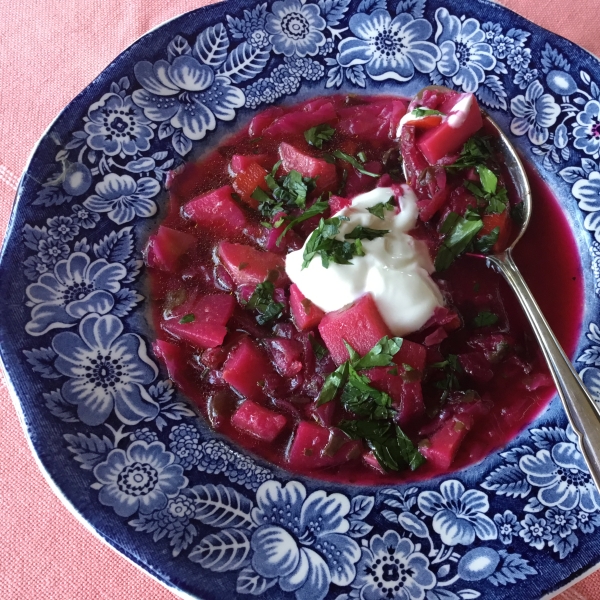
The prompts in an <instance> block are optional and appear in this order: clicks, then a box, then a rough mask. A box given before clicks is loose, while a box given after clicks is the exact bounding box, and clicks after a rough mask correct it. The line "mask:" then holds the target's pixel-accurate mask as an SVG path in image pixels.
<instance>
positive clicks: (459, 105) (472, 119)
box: [417, 94, 483, 165]
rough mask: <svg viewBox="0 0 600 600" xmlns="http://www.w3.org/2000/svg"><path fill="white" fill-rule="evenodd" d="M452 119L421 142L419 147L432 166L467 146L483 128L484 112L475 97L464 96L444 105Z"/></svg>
mask: <svg viewBox="0 0 600 600" xmlns="http://www.w3.org/2000/svg"><path fill="white" fill-rule="evenodd" d="M440 109H441V111H442V112H444V113H445V114H447V115H448V116H447V117H446V118H445V119H444V120H443V122H442V123H441V124H440V125H438V126H437V127H434V128H433V129H429V130H428V131H426V132H425V133H423V134H422V135H421V136H420V137H419V138H418V139H417V146H418V148H419V150H420V151H421V152H422V153H423V156H425V158H426V159H427V160H428V161H429V163H430V164H432V165H435V164H436V163H437V162H438V161H439V160H440V159H442V158H443V157H444V156H446V155H447V154H452V153H454V152H457V151H458V150H460V149H461V147H462V146H463V144H464V143H465V142H466V141H467V140H468V139H469V138H470V137H471V136H472V135H473V134H474V133H476V132H477V131H479V130H480V129H481V127H482V126H483V120H482V117H481V110H480V109H479V105H478V104H477V100H476V99H475V96H474V95H473V94H460V95H459V96H458V97H457V98H455V99H454V98H452V99H451V101H450V102H446V103H444V104H443V105H442V106H441V108H440Z"/></svg>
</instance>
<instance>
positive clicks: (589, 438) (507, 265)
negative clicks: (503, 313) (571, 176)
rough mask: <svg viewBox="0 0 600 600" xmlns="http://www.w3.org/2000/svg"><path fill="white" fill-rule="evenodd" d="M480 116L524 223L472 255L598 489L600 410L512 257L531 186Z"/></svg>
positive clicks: (504, 142) (527, 215) (508, 145)
mask: <svg viewBox="0 0 600 600" xmlns="http://www.w3.org/2000/svg"><path fill="white" fill-rule="evenodd" d="M425 90H435V91H450V90H449V89H448V88H444V87H442V86H428V87H426V88H423V89H422V90H421V91H420V92H419V93H418V94H417V95H416V96H415V98H417V99H419V98H420V97H421V95H422V94H423V92H424V91H425ZM482 114H483V116H484V119H485V121H486V122H487V124H488V126H489V127H490V128H492V129H493V130H494V132H495V133H496V135H495V137H496V143H497V145H498V146H499V148H500V149H501V151H502V153H503V155H504V163H505V165H506V167H507V169H508V172H509V174H510V177H511V180H512V182H513V184H514V186H515V190H516V193H517V195H518V197H519V198H520V200H521V201H522V202H523V221H522V224H521V228H520V230H519V232H518V234H517V236H516V237H515V239H514V240H513V241H512V244H511V245H510V246H509V247H508V248H506V249H505V250H503V251H502V252H498V253H496V254H491V255H485V256H484V255H475V256H481V257H482V258H485V260H486V264H487V265H488V266H489V267H491V268H493V269H494V270H495V271H497V272H498V273H501V274H502V276H503V277H504V278H505V279H506V281H507V282H508V284H509V285H510V286H511V288H512V290H513V291H514V293H515V295H516V296H517V299H518V300H519V302H520V304H521V307H522V308H523V310H524V312H525V314H526V316H527V318H528V320H529V323H530V324H531V327H532V329H533V332H534V333H535V336H536V338H537V340H538V342H539V344H540V348H541V350H542V352H543V354H544V357H545V359H546V362H547V363H548V368H549V370H550V373H551V375H552V378H553V380H554V383H555V385H556V389H557V392H558V395H559V397H560V399H561V401H562V403H563V406H564V408H565V412H566V413H567V417H568V419H569V422H570V424H571V426H572V427H573V430H574V432H575V433H576V435H577V437H578V438H579V445H580V448H581V453H582V455H583V457H584V459H585V461H586V463H587V465H588V468H589V470H590V475H591V476H592V478H593V480H594V482H595V484H596V487H598V488H600V409H599V408H598V404H597V403H596V401H595V400H594V398H592V396H591V395H590V393H589V392H588V391H587V389H586V388H585V386H584V385H583V382H582V381H581V379H580V377H579V375H578V374H577V372H576V371H575V368H574V367H573V364H572V363H571V361H570V360H569V358H568V357H567V356H566V354H565V352H564V350H563V349H562V348H561V346H560V344H559V342H558V340H557V339H556V336H555V335H554V333H553V332H552V329H551V328H550V325H549V324H548V322H547V321H546V319H545V317H544V315H543V313H542V311H541V310H540V307H539V306H538V304H537V302H536V300H535V298H534V297H533V294H532V293H531V290H530V289H529V287H528V286H527V284H526V282H525V280H524V279H523V276H522V275H521V273H520V271H519V269H518V267H517V265H516V264H515V262H514V260H513V258H512V251H513V249H514V247H515V246H516V245H517V243H518V242H519V240H520V239H521V238H522V237H523V234H524V233H525V231H526V229H527V226H528V225H529V222H530V220H531V213H532V210H533V200H532V195H531V187H530V185H529V180H528V178H527V173H526V172H525V167H524V166H523V163H522V161H521V159H520V158H519V155H518V154H517V151H516V149H515V147H514V146H513V144H512V142H511V141H510V140H509V138H508V137H507V136H506V134H505V133H504V132H503V131H502V129H501V128H500V127H499V126H498V124H497V123H496V122H495V121H494V120H493V119H492V118H491V117H490V116H489V115H488V114H487V113H485V112H484V111H482ZM405 178H406V171H405ZM407 180H408V179H407Z"/></svg>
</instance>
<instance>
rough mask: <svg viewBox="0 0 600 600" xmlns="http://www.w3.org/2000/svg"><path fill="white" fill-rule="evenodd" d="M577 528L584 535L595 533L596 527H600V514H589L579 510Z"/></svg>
mask: <svg viewBox="0 0 600 600" xmlns="http://www.w3.org/2000/svg"><path fill="white" fill-rule="evenodd" d="M575 518H576V519H577V526H578V527H579V529H580V530H581V531H582V532H583V533H594V531H595V530H596V527H599V526H600V514H598V513H589V512H586V511H585V510H579V511H577V512H576V513H575Z"/></svg>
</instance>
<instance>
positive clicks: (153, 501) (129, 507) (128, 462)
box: [92, 440, 188, 517]
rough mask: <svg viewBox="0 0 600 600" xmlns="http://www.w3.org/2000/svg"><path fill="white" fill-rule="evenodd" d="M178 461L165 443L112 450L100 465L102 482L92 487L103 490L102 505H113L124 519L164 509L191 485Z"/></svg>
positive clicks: (96, 472) (98, 471) (139, 443)
mask: <svg viewBox="0 0 600 600" xmlns="http://www.w3.org/2000/svg"><path fill="white" fill-rule="evenodd" d="M174 459H175V457H174V456H173V455H172V454H171V453H170V452H166V451H165V446H164V444H162V443H161V442H152V443H151V444H148V443H147V442H143V441H141V440H138V441H135V442H133V443H132V444H131V445H130V446H129V447H128V448H127V451H124V450H121V449H120V448H117V449H115V450H111V452H110V453H109V455H108V456H107V458H106V460H105V461H104V462H102V463H100V464H99V465H96V467H95V468H94V475H95V477H96V480H97V482H98V483H96V484H94V485H93V486H92V487H94V488H95V489H99V490H100V494H99V495H98V499H99V500H100V503H101V504H104V506H111V507H112V508H113V509H114V511H115V512H116V513H117V514H118V515H119V516H120V517H130V516H131V515H133V514H134V513H135V512H136V511H138V510H139V511H140V512H141V513H151V512H153V511H155V510H160V509H162V508H164V507H165V506H166V505H167V501H168V498H173V497H175V496H177V495H178V494H179V490H181V489H182V488H184V487H185V486H186V485H187V482H188V480H187V477H185V476H184V475H183V468H182V467H181V465H178V464H174Z"/></svg>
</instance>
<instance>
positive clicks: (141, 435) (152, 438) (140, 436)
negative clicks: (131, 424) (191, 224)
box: [131, 427, 158, 444]
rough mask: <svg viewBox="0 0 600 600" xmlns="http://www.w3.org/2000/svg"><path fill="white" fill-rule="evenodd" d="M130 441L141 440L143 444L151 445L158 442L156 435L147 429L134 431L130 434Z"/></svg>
mask: <svg viewBox="0 0 600 600" xmlns="http://www.w3.org/2000/svg"><path fill="white" fill-rule="evenodd" d="M131 439H132V440H142V441H143V442H148V443H149V444H151V443H152V442H158V435H156V432H154V431H151V430H150V429H148V427H142V428H141V429H136V430H135V431H134V432H133V433H132V434H131Z"/></svg>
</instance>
